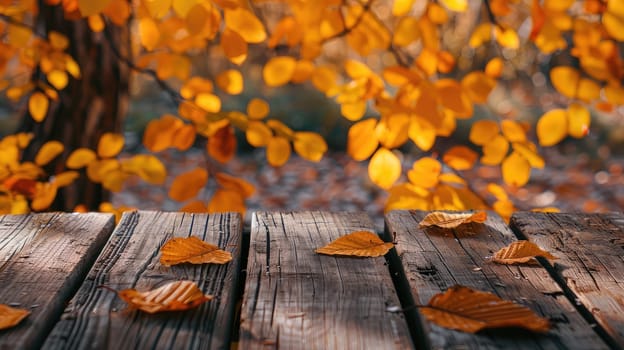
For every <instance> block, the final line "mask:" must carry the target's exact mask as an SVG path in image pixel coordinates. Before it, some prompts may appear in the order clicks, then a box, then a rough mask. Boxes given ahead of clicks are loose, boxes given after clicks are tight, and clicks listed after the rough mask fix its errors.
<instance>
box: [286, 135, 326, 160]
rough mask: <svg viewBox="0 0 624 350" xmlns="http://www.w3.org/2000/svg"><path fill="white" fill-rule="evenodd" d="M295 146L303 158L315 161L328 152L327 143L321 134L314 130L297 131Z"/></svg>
mask: <svg viewBox="0 0 624 350" xmlns="http://www.w3.org/2000/svg"><path fill="white" fill-rule="evenodd" d="M293 146H294V148H295V152H297V154H298V155H299V156H300V157H301V158H304V159H307V160H310V161H313V162H318V161H320V160H321V158H323V155H324V154H325V152H327V143H325V140H324V139H323V137H322V136H321V135H319V134H317V133H314V132H308V131H300V132H296V133H295V139H294V141H293Z"/></svg>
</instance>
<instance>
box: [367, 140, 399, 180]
mask: <svg viewBox="0 0 624 350" xmlns="http://www.w3.org/2000/svg"><path fill="white" fill-rule="evenodd" d="M368 176H369V177H370V179H371V181H372V182H373V183H375V184H376V185H377V186H379V187H381V188H383V189H386V190H387V189H389V188H390V187H392V185H394V183H395V182H396V181H397V180H398V179H399V177H400V176H401V160H400V159H399V157H397V155H396V154H395V153H393V152H392V151H390V150H388V149H387V148H380V149H378V150H377V152H375V154H374V155H373V157H372V158H371V160H370V163H369V164H368Z"/></svg>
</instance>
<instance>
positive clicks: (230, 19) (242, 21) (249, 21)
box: [224, 7, 267, 44]
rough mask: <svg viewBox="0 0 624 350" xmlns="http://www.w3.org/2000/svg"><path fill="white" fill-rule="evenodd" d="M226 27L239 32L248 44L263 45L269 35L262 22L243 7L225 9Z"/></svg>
mask: <svg viewBox="0 0 624 350" xmlns="http://www.w3.org/2000/svg"><path fill="white" fill-rule="evenodd" d="M224 12H225V26H226V27H227V28H229V29H231V30H233V31H235V32H237V33H238V34H239V35H240V36H241V37H242V38H243V39H245V41H246V42H248V43H254V44H257V43H261V42H263V41H264V40H265V39H266V37H267V35H266V31H265V30H264V26H263V25H262V22H260V20H259V19H258V18H257V17H256V16H255V15H254V14H253V13H252V12H250V11H249V10H247V9H245V8H243V7H236V8H234V9H228V8H226V9H225V11H224Z"/></svg>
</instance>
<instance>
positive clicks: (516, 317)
mask: <svg viewBox="0 0 624 350" xmlns="http://www.w3.org/2000/svg"><path fill="white" fill-rule="evenodd" d="M420 312H421V313H422V314H423V315H424V316H425V317H426V318H427V320H429V321H430V322H433V323H435V324H437V325H438V326H441V327H445V328H450V329H455V330H458V331H462V332H468V333H476V332H478V331H480V330H483V329H491V328H505V327H520V328H525V329H528V330H530V331H534V332H542V333H545V332H547V331H548V330H549V329H550V323H549V322H548V320H547V319H545V318H543V317H540V316H538V315H536V314H535V313H534V312H533V311H531V310H530V309H529V308H527V307H525V306H522V305H518V304H516V303H513V302H511V301H509V300H504V299H500V298H499V297H497V296H496V295H494V294H492V293H488V292H481V291H477V290H473V289H470V288H468V287H465V286H453V287H451V288H449V289H448V290H447V291H446V292H444V293H440V294H436V295H434V296H433V297H432V298H431V300H429V303H428V304H427V305H425V306H422V307H421V308H420Z"/></svg>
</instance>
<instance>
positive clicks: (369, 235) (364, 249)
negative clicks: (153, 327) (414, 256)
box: [316, 231, 394, 257]
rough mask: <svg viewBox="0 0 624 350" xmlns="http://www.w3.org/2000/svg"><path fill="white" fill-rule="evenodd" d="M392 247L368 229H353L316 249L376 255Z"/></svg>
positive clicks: (367, 255) (334, 253) (340, 253)
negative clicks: (353, 230)
mask: <svg viewBox="0 0 624 350" xmlns="http://www.w3.org/2000/svg"><path fill="white" fill-rule="evenodd" d="M392 247H394V244H392V243H386V242H384V241H382V240H381V238H379V236H377V234H375V233H373V232H370V231H355V232H351V233H350V234H348V235H346V236H342V237H339V238H337V239H336V240H334V241H332V242H331V243H329V244H328V245H326V246H324V247H322V248H319V249H317V250H316V252H317V253H318V254H325V255H343V256H360V257H377V256H382V255H385V254H386V253H387V252H388V251H389V250H390V249H392Z"/></svg>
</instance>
